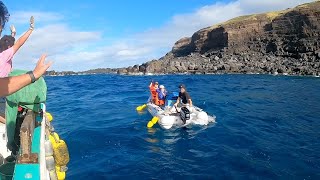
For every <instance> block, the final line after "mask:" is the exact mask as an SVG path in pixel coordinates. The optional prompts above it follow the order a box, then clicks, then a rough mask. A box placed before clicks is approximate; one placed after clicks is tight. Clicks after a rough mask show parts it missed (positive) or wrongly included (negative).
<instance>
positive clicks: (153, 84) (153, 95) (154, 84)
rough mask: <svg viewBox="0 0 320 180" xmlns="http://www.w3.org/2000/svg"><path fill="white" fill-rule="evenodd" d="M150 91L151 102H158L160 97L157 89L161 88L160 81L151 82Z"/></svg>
mask: <svg viewBox="0 0 320 180" xmlns="http://www.w3.org/2000/svg"><path fill="white" fill-rule="evenodd" d="M149 89H150V93H151V102H152V103H154V104H157V103H158V101H159V99H158V93H157V90H158V89H159V83H158V82H153V81H152V82H151V83H150V85H149Z"/></svg>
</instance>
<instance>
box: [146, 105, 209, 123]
mask: <svg viewBox="0 0 320 180" xmlns="http://www.w3.org/2000/svg"><path fill="white" fill-rule="evenodd" d="M147 108H148V111H149V113H150V114H151V115H152V116H153V117H154V116H157V117H158V118H159V120H158V124H159V125H160V127H162V128H163V129H171V128H173V127H182V126H187V125H189V124H197V125H208V123H209V122H211V121H214V118H213V117H209V116H208V114H207V113H206V112H204V111H203V110H202V109H200V108H198V107H196V106H193V107H187V108H188V109H189V111H190V119H189V120H186V123H184V122H183V121H182V120H181V118H180V113H178V112H179V111H180V109H179V108H175V107H171V106H167V107H165V108H164V109H162V108H161V107H159V106H157V105H155V104H153V103H150V102H149V103H147Z"/></svg>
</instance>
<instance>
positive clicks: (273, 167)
mask: <svg viewBox="0 0 320 180" xmlns="http://www.w3.org/2000/svg"><path fill="white" fill-rule="evenodd" d="M151 80H155V81H159V82H160V84H164V85H165V86H166V88H167V90H169V91H177V90H178V88H177V85H178V84H179V83H184V84H185V85H186V86H187V89H188V91H189V93H190V95H191V97H192V99H193V102H194V104H195V105H197V106H199V107H200V108H203V109H204V110H205V111H206V112H208V113H209V114H211V115H215V116H216V123H212V124H209V125H208V126H192V127H188V128H183V129H182V128H179V129H174V130H163V129H161V128H160V127H159V126H158V125H155V126H154V128H152V129H148V128H146V125H147V122H148V121H149V120H150V119H151V118H152V117H151V115H150V114H148V113H147V112H145V113H142V114H138V113H137V112H136V110H135V108H136V107H137V106H138V105H141V104H143V103H144V102H145V101H146V100H147V99H148V96H149V90H148V85H149V83H150V81H151ZM46 81H47V85H48V101H47V108H48V111H49V112H51V113H52V114H53V116H54V121H53V124H54V126H55V128H56V130H57V132H58V133H59V134H60V136H61V137H62V138H63V139H65V140H66V142H67V143H68V147H69V152H70V157H71V161H70V163H69V171H68V175H67V179H75V180H81V179H124V178H130V179H181V178H184V179H320V106H319V102H320V78H312V77H287V76H267V75H168V76H118V75H87V76H65V77H46Z"/></svg>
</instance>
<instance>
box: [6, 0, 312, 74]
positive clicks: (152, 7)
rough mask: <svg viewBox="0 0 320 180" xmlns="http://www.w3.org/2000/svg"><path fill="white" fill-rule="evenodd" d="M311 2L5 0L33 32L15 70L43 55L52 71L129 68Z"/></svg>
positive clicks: (16, 21) (19, 23) (20, 29)
mask: <svg viewBox="0 0 320 180" xmlns="http://www.w3.org/2000/svg"><path fill="white" fill-rule="evenodd" d="M311 1H312V0H268V1H262V0H135V1H133V0H113V1H111V0H90V1H89V0H77V1H65V0H64V1H63V0H54V1H52V0H33V1H30V0H19V1H12V0H11V1H9V0H6V1H3V3H4V4H5V5H6V6H7V8H8V10H9V13H10V19H9V22H8V23H7V24H6V27H5V29H4V31H3V33H2V35H4V34H10V28H9V27H10V25H12V24H13V25H15V26H16V29H17V37H16V38H18V37H20V36H21V35H22V34H23V33H24V32H25V31H27V30H28V28H29V18H30V16H32V15H33V16H34V17H35V30H34V31H33V33H32V35H31V36H30V38H29V39H28V41H27V42H26V43H25V44H24V45H23V47H21V48H20V50H19V51H18V52H17V53H16V54H15V57H14V59H13V68H14V69H26V70H31V69H33V68H34V66H35V63H36V62H37V60H38V59H39V57H40V56H41V54H47V56H48V57H47V60H48V61H49V60H50V61H53V63H54V64H53V65H52V67H51V68H50V70H56V71H66V70H72V71H84V70H89V69H95V68H117V67H128V66H133V65H135V64H142V63H143V62H146V61H149V60H152V59H158V58H160V57H162V56H164V55H165V54H166V53H167V52H169V51H170V50H171V48H172V46H173V45H174V43H175V42H176V41H178V40H179V39H180V38H183V37H190V36H192V34H193V33H194V32H195V31H197V30H199V29H201V28H205V27H208V26H211V25H214V24H217V23H221V22H224V21H226V20H228V19H231V18H234V17H237V16H240V15H246V14H253V13H263V12H267V11H275V10H282V9H286V8H291V7H295V6H297V5H299V4H302V3H306V2H311Z"/></svg>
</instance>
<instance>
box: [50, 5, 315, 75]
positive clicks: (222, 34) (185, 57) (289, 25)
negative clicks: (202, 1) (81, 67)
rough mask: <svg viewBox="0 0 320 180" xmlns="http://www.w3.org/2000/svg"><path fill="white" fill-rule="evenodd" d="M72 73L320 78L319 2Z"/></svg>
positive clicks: (222, 26)
mask: <svg viewBox="0 0 320 180" xmlns="http://www.w3.org/2000/svg"><path fill="white" fill-rule="evenodd" d="M68 72H69V71H68ZM68 72H65V75H68ZM52 73H53V72H51V74H50V72H48V75H54V73H53V74H52ZM69 73H70V75H72V72H69ZM73 73H75V74H79V73H80V74H96V73H117V74H127V75H143V74H182V73H188V74H224V73H241V74H256V73H259V74H284V75H312V76H319V75H320V1H315V2H312V3H307V4H302V5H299V6H297V7H295V8H292V9H286V10H283V11H277V12H269V13H263V14H253V15H247V16H240V17H237V18H234V19H231V20H229V21H226V22H224V23H221V24H217V25H214V26H210V27H207V28H204V29H201V30H199V31H197V32H195V33H194V34H193V35H192V37H185V38H182V39H180V40H178V41H177V42H176V43H175V44H174V46H173V48H172V50H171V51H170V52H168V53H167V54H166V55H165V56H163V57H162V58H160V59H158V60H151V61H148V62H146V63H143V64H141V65H135V66H130V67H127V68H116V69H112V68H101V69H95V70H89V71H84V72H78V73H76V72H73Z"/></svg>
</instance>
